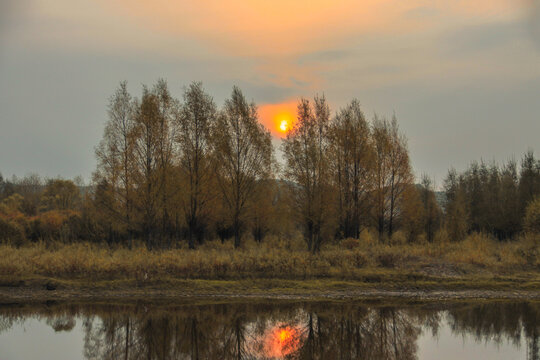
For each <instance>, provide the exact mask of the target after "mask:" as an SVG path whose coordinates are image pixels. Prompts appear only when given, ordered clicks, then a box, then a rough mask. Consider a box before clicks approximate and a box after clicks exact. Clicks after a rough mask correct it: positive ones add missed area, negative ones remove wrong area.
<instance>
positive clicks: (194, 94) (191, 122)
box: [176, 83, 217, 249]
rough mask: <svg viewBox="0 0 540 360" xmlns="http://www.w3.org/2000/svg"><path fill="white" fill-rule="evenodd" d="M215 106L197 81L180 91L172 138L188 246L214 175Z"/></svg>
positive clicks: (200, 219) (200, 228) (199, 234)
mask: <svg viewBox="0 0 540 360" xmlns="http://www.w3.org/2000/svg"><path fill="white" fill-rule="evenodd" d="M216 113H217V112H216V106H215V104H214V101H213V100H212V98H211V97H210V96H209V95H208V94H206V93H205V92H204V90H203V87H202V84H201V83H192V84H191V85H190V86H189V87H188V88H187V89H186V90H185V92H184V105H183V106H182V109H181V111H180V114H179V117H178V126H179V131H178V133H177V136H176V141H177V143H178V145H179V148H180V151H181V158H180V171H181V173H182V175H183V177H184V178H185V181H184V184H185V186H184V189H185V191H184V194H185V200H184V206H183V207H184V214H185V218H186V223H187V226H188V232H189V234H188V243H189V248H190V249H194V248H195V242H194V240H195V237H197V239H198V240H199V241H200V240H201V239H202V235H203V226H204V219H205V218H206V217H207V216H208V212H209V207H208V204H209V201H210V200H211V198H212V192H211V187H210V184H211V182H212V177H213V174H214V171H213V164H212V161H211V157H210V153H211V143H210V132H211V129H212V128H213V126H214V125H215V122H216V117H217V116H216V115H217V114H216Z"/></svg>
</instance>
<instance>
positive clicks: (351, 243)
mask: <svg viewBox="0 0 540 360" xmlns="http://www.w3.org/2000/svg"><path fill="white" fill-rule="evenodd" d="M341 246H342V247H344V248H345V249H349V250H352V249H356V248H357V247H359V246H360V240H358V239H353V238H347V239H343V240H342V241H341Z"/></svg>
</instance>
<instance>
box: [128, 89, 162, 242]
mask: <svg viewBox="0 0 540 360" xmlns="http://www.w3.org/2000/svg"><path fill="white" fill-rule="evenodd" d="M135 111H136V113H135V129H134V132H135V135H136V136H135V143H134V148H135V165H136V171H135V183H136V191H137V195H138V196H137V198H136V202H135V203H136V206H137V209H138V210H139V212H140V216H141V217H142V219H141V223H142V231H143V233H144V235H145V238H146V245H147V246H148V247H149V248H152V247H153V246H154V245H155V232H156V216H157V209H158V196H159V185H160V181H159V175H160V174H159V167H158V166H159V162H158V161H159V137H160V120H159V114H160V111H159V99H158V97H157V96H156V94H154V93H152V92H150V91H149V90H148V88H147V87H143V95H142V98H141V100H140V102H136V105H135Z"/></svg>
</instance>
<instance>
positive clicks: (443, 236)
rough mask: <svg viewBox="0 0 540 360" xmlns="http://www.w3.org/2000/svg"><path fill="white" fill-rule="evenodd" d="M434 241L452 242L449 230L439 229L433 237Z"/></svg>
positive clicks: (439, 242)
mask: <svg viewBox="0 0 540 360" xmlns="http://www.w3.org/2000/svg"><path fill="white" fill-rule="evenodd" d="M433 241H434V242H435V243H438V244H447V243H449V242H450V236H449V235H448V231H446V229H445V228H441V229H439V230H438V231H437V232H436V233H435V236H434V237H433Z"/></svg>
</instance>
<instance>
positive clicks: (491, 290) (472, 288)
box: [0, 278, 540, 303]
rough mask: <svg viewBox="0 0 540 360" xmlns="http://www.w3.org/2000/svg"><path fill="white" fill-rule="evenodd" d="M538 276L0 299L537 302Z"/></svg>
mask: <svg viewBox="0 0 540 360" xmlns="http://www.w3.org/2000/svg"><path fill="white" fill-rule="evenodd" d="M539 289H540V287H539V282H538V279H531V278H500V279H488V278H485V279H482V278H476V279H472V278H471V279H464V278H463V279H454V280H448V279H446V280H445V279H440V278H439V279H436V278H425V279H423V280H419V281H410V280H409V281H395V280H392V281H391V280H387V281H384V282H382V283H371V282H361V281H343V280H332V279H319V280H282V279H281V280H276V279H273V280H272V279H258V280H178V279H168V280H163V281H151V282H148V283H143V284H141V283H139V282H136V281H133V280H109V281H100V282H92V281H87V280H85V279H76V280H64V279H54V278H32V279H25V280H23V279H9V280H7V279H2V280H0V303H20V302H25V303H27V302H42V301H93V300H104V301H137V300H145V301H149V300H169V301H170V300H174V299H178V300H179V299H186V298H213V299H218V298H223V299H226V298H244V299H249V298H253V299H292V300H302V299H306V300H318V299H334V300H337V299H379V298H384V299H409V300H467V299H468V300H473V299H513V300H517V299H523V300H525V299H527V300H540V290H539Z"/></svg>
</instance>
